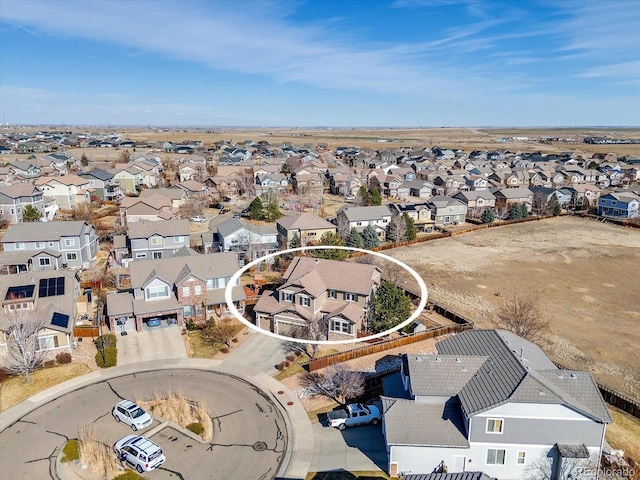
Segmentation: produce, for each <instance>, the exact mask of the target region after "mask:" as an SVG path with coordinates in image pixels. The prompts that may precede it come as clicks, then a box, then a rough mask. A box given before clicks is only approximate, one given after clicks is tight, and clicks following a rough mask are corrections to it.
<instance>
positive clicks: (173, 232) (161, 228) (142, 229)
mask: <svg viewBox="0 0 640 480" xmlns="http://www.w3.org/2000/svg"><path fill="white" fill-rule="evenodd" d="M153 235H160V236H162V237H175V236H186V237H188V236H189V220H167V221H165V222H148V223H145V222H133V223H131V224H129V238H131V239H134V238H149V237H152V236H153Z"/></svg>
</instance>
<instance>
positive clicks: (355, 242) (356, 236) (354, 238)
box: [346, 228, 364, 248]
mask: <svg viewBox="0 0 640 480" xmlns="http://www.w3.org/2000/svg"><path fill="white" fill-rule="evenodd" d="M346 245H347V247H353V248H364V240H363V239H362V235H360V232H358V231H357V230H356V229H355V228H352V229H351V233H349V237H347V243H346Z"/></svg>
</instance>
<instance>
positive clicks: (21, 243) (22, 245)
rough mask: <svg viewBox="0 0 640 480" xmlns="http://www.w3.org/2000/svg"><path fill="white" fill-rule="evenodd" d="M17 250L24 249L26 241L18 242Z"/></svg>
mask: <svg viewBox="0 0 640 480" xmlns="http://www.w3.org/2000/svg"><path fill="white" fill-rule="evenodd" d="M16 250H24V242H16Z"/></svg>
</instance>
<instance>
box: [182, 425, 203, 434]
mask: <svg viewBox="0 0 640 480" xmlns="http://www.w3.org/2000/svg"><path fill="white" fill-rule="evenodd" d="M185 428H186V429H187V430H190V431H192V432H193V433H195V434H196V435H202V434H203V433H204V427H203V426H202V424H201V423H198V422H194V423H190V424H189V425H187V426H186V427H185Z"/></svg>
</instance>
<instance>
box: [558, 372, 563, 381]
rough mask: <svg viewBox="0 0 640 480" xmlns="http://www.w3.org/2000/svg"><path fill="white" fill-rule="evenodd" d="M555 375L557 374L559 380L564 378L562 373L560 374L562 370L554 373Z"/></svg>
mask: <svg viewBox="0 0 640 480" xmlns="http://www.w3.org/2000/svg"><path fill="white" fill-rule="evenodd" d="M556 375H558V378H559V379H560V380H562V379H563V378H564V375H563V374H562V372H558V373H556Z"/></svg>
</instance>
